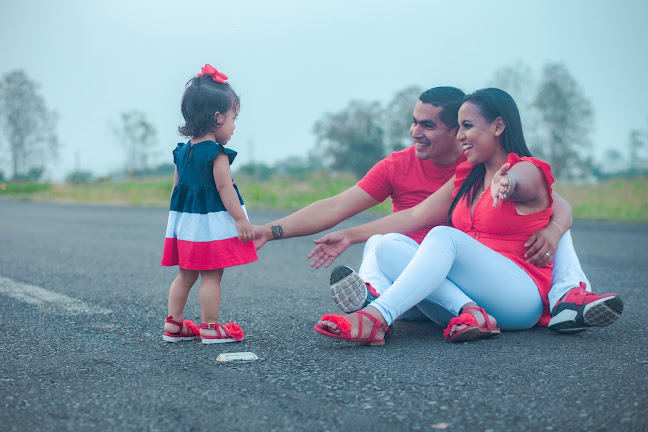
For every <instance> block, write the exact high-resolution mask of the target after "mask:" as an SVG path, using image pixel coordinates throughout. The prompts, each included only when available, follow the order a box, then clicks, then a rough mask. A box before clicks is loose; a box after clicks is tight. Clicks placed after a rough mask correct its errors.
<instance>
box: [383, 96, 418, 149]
mask: <svg viewBox="0 0 648 432" xmlns="http://www.w3.org/2000/svg"><path fill="white" fill-rule="evenodd" d="M421 93H423V90H422V89H421V88H420V87H418V86H410V87H406V88H404V89H403V90H401V91H399V92H398V93H396V94H395V95H394V97H393V98H392V100H391V101H390V102H389V105H388V106H387V108H386V109H385V111H384V114H383V115H384V119H385V138H386V143H385V149H386V150H387V151H388V152H389V151H398V150H402V149H404V148H405V147H408V146H410V145H411V144H412V137H411V136H410V134H409V129H410V125H411V124H412V112H413V111H414V105H415V104H416V101H418V98H419V96H421Z"/></svg>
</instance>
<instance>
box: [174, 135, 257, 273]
mask: <svg viewBox="0 0 648 432" xmlns="http://www.w3.org/2000/svg"><path fill="white" fill-rule="evenodd" d="M221 152H223V153H225V154H227V156H228V157H229V163H230V165H231V164H232V162H233V161H234V158H235V157H236V152H235V151H234V150H230V149H226V148H225V147H223V146H222V145H220V144H217V143H215V142H213V141H203V142H200V143H196V144H193V145H192V144H191V143H190V142H187V144H183V143H180V144H178V146H177V147H176V149H175V150H174V151H173V162H174V163H175V164H176V167H177V169H178V184H177V185H176V187H175V188H174V189H173V194H172V195H171V206H170V208H169V222H168V224H167V231H166V238H165V240H164V252H163V254H162V265H163V266H174V265H179V266H180V267H181V268H183V269H187V270H214V269H221V268H225V267H232V266H236V265H241V264H246V263H249V262H252V261H256V260H257V253H256V249H255V247H254V242H253V241H252V242H248V243H241V242H240V241H239V239H238V232H237V230H236V223H235V222H234V219H233V218H232V216H231V215H230V214H229V213H228V212H227V209H226V208H225V206H224V205H223V201H222V200H221V197H220V195H219V194H218V190H217V189H216V183H215V182H214V175H213V166H214V159H215V158H216V156H217V155H218V154H219V153H221ZM232 185H233V186H234V190H235V191H236V194H237V195H238V198H239V202H240V203H241V207H243V212H244V213H245V216H246V217H247V211H246V209H245V204H244V203H243V198H241V194H240V193H239V191H238V188H237V187H236V184H234V180H232Z"/></svg>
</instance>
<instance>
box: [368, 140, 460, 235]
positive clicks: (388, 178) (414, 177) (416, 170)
mask: <svg viewBox="0 0 648 432" xmlns="http://www.w3.org/2000/svg"><path fill="white" fill-rule="evenodd" d="M465 160H466V157H465V156H464V155H463V154H462V155H461V157H459V159H457V161H455V162H454V163H452V164H450V165H438V164H435V163H434V162H431V161H429V160H420V159H419V158H417V157H416V148H415V146H410V147H408V148H406V149H405V150H401V151H397V152H393V153H392V154H391V155H389V156H387V157H386V158H385V159H383V160H381V161H380V162H378V163H377V164H376V165H374V167H373V168H371V169H370V170H369V172H368V173H367V174H366V175H365V176H364V177H363V178H362V180H360V181H359V182H358V183H357V185H358V186H359V187H360V188H361V189H362V190H364V191H365V192H367V193H368V194H369V195H371V197H372V198H374V199H375V200H378V201H381V202H382V201H384V200H386V199H387V198H388V197H390V196H391V199H392V209H393V210H394V211H395V212H397V211H400V210H405V209H408V208H410V207H414V206H415V205H417V204H418V203H420V202H421V201H423V200H424V199H425V198H427V197H428V196H430V195H431V194H432V193H434V192H435V191H436V190H437V189H439V188H440V187H441V186H443V185H444V184H445V183H446V182H447V181H448V180H450V178H451V177H452V176H453V175H454V173H455V169H456V168H457V166H459V165H460V164H461V163H462V162H464V161H465ZM432 228H433V226H430V227H427V228H424V229H422V230H420V231H416V232H413V233H410V234H408V236H409V237H411V238H412V239H413V240H414V241H416V242H417V243H421V242H422V241H423V239H424V238H425V235H426V234H427V233H428V231H430V230H431V229H432Z"/></svg>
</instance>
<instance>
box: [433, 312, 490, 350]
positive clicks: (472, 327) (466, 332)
mask: <svg viewBox="0 0 648 432" xmlns="http://www.w3.org/2000/svg"><path fill="white" fill-rule="evenodd" d="M469 310H476V311H479V312H481V314H482V315H483V316H484V320H485V321H486V327H480V326H479V322H478V321H477V318H475V316H474V315H473V314H471V313H470V312H464V313H462V314H461V315H459V316H458V317H455V318H452V319H451V320H450V323H449V324H448V327H446V328H445V330H443V336H445V338H446V339H448V340H449V341H450V342H465V341H469V340H473V339H483V338H487V337H491V336H494V335H498V334H500V333H501V331H500V329H499V328H498V327H491V323H490V320H489V319H488V314H487V313H486V310H484V308H480V307H468V308H466V309H464V311H469ZM461 324H468V325H469V327H466V328H465V329H463V330H460V331H458V332H457V333H455V334H454V335H452V336H449V333H450V329H451V328H452V326H453V325H461Z"/></svg>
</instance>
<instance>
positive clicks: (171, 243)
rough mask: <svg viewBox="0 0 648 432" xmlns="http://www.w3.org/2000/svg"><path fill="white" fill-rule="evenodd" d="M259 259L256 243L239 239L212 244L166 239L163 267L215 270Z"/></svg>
mask: <svg viewBox="0 0 648 432" xmlns="http://www.w3.org/2000/svg"><path fill="white" fill-rule="evenodd" d="M257 259H258V257H257V253H256V248H255V247H254V242H248V243H241V242H240V241H239V239H238V238H236V237H234V238H229V239H225V240H215V241H210V242H192V241H187V240H178V239H177V238H165V239H164V252H163V253H162V262H161V263H160V264H161V265H163V266H176V265H179V266H180V267H181V268H183V269H187V270H215V269H221V268H225V267H234V266H238V265H243V264H247V263H250V262H253V261H256V260H257Z"/></svg>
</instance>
